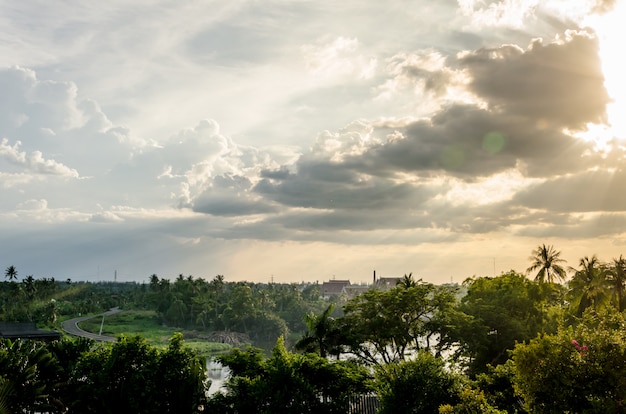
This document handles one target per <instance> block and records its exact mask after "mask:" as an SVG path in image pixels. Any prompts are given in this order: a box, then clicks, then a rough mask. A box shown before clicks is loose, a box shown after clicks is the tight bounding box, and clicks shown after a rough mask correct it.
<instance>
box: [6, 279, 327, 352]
mask: <svg viewBox="0 0 626 414" xmlns="http://www.w3.org/2000/svg"><path fill="white" fill-rule="evenodd" d="M8 275H13V276H11V277H9V276H8ZM5 276H6V278H7V280H8V281H7V282H4V283H0V321H6V322H18V321H19V322H35V323H36V324H37V325H38V326H39V327H47V328H59V326H60V323H59V322H60V321H61V320H64V319H68V318H71V317H76V316H80V315H88V314H93V313H99V312H103V311H106V310H108V309H110V308H112V307H116V306H119V307H121V308H123V309H126V310H131V309H135V310H153V311H155V312H156V317H157V319H158V322H159V323H160V324H163V325H167V326H171V327H175V328H177V329H180V330H181V331H197V332H201V333H202V332H205V333H207V332H208V333H213V332H234V333H238V334H241V335H240V336H242V337H243V338H245V339H246V340H245V341H246V342H248V343H250V344H253V345H255V346H259V347H262V348H265V349H266V350H267V351H269V350H271V348H272V347H273V346H274V344H275V342H276V338H278V337H279V336H281V335H282V336H284V337H285V338H286V339H287V341H288V343H292V342H294V341H295V339H297V338H298V337H299V335H301V334H302V333H303V332H304V331H305V329H306V325H305V323H304V321H303V315H306V314H308V313H311V312H313V313H317V312H321V311H322V310H323V309H324V307H325V306H326V305H327V304H328V302H327V301H325V300H323V299H322V298H321V297H320V286H319V285H318V284H317V283H308V284H301V285H298V284H274V283H269V284H262V283H249V282H226V281H225V280H224V277H223V276H221V275H218V276H215V277H214V278H213V279H212V280H206V279H203V278H194V277H193V276H183V275H179V276H177V277H176V278H174V280H170V279H167V278H159V277H158V276H157V275H152V276H150V277H149V279H148V280H147V283H135V282H130V283H116V282H97V283H90V282H72V281H71V280H69V279H67V280H65V281H58V280H55V279H54V278H41V279H36V278H34V277H33V276H32V275H29V276H27V277H25V278H23V279H22V280H21V281H17V269H15V268H14V267H13V266H10V267H9V268H7V270H6V271H5ZM332 300H333V301H336V300H338V298H333V299H332Z"/></svg>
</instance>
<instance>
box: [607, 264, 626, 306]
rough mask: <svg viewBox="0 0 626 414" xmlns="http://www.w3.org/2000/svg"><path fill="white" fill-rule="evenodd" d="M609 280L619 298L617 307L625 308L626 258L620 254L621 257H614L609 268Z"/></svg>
mask: <svg viewBox="0 0 626 414" xmlns="http://www.w3.org/2000/svg"><path fill="white" fill-rule="evenodd" d="M607 276H608V281H609V283H610V284H611V287H612V288H613V293H614V294H615V297H616V299H617V309H618V311H620V312H622V311H623V310H624V305H626V304H625V303H624V290H626V259H625V258H624V257H623V256H622V255H620V256H619V259H615V258H614V259H613V263H612V265H611V266H610V267H609V269H608V273H607Z"/></svg>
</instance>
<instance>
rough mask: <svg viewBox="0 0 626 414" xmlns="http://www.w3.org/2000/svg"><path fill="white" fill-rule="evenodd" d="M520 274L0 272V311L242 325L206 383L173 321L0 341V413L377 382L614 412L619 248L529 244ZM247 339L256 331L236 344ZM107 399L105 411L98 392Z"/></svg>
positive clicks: (622, 385) (314, 390)
mask: <svg viewBox="0 0 626 414" xmlns="http://www.w3.org/2000/svg"><path fill="white" fill-rule="evenodd" d="M530 261H531V265H530V267H529V268H528V269H527V272H526V274H520V273H517V272H515V271H513V270H512V271H510V272H506V273H503V274H501V275H499V276H494V277H472V278H469V279H467V280H466V281H465V282H464V283H463V284H462V285H460V286H459V285H452V284H451V285H442V286H436V285H433V284H431V283H426V282H424V281H422V280H415V279H413V277H412V275H411V274H409V275H408V276H405V277H404V278H401V279H400V280H399V282H398V284H397V285H395V286H372V287H371V288H370V289H368V290H365V291H364V292H362V293H360V294H358V295H355V296H353V297H350V296H348V295H347V294H346V295H340V296H338V297H334V298H332V300H331V301H328V300H324V299H322V298H321V295H320V288H319V285H317V284H301V285H297V284H253V283H246V282H226V281H225V280H224V278H223V277H222V276H217V277H215V278H214V279H212V280H205V279H202V278H193V277H191V276H188V277H183V276H182V275H180V276H179V277H177V278H176V279H175V280H173V281H171V280H169V279H162V278H159V277H158V276H156V275H152V276H151V277H150V278H149V280H148V283H143V284H137V283H83V282H72V281H70V280H66V281H63V282H59V281H55V280H54V279H45V278H44V279H35V278H34V277H32V276H28V277H25V278H22V279H21V281H20V279H19V278H18V276H17V269H15V268H14V267H13V266H9V267H8V268H7V269H6V271H5V277H6V282H4V283H0V320H2V321H32V322H37V324H38V325H39V326H40V327H49V328H58V327H59V323H60V322H59V321H60V320H62V319H66V318H68V317H73V316H76V315H79V314H85V313H98V312H102V311H104V310H106V309H109V308H111V307H114V306H121V307H122V308H123V309H137V310H146V311H147V310H150V312H152V314H156V315H157V316H156V317H157V318H158V322H159V323H160V324H164V325H168V326H172V327H176V329H177V330H180V331H182V332H184V334H185V335H194V336H193V337H195V338H197V337H198V336H200V337H202V335H206V337H207V338H208V337H209V336H210V335H213V334H215V333H221V334H222V336H219V337H220V338H227V337H231V336H233V337H234V336H237V338H243V340H242V341H241V344H240V345H243V346H242V347H241V348H235V349H233V350H232V351H231V352H230V353H228V354H226V355H222V356H220V357H219V361H220V362H221V363H222V364H223V365H225V366H226V367H228V369H229V370H230V372H231V377H230V379H228V380H227V382H226V384H225V386H224V388H223V389H222V390H221V391H220V392H218V393H216V394H214V395H212V396H207V386H208V383H207V382H206V374H205V369H206V367H205V365H204V362H203V360H202V358H200V357H199V356H198V355H196V353H195V352H193V351H191V350H190V349H189V348H187V347H186V346H184V344H183V335H182V334H177V335H175V336H173V337H172V338H171V340H170V345H169V347H167V348H165V349H161V348H157V347H153V346H151V345H149V344H148V343H147V342H146V341H145V340H144V339H143V338H141V337H122V338H120V340H119V341H118V342H116V343H114V344H112V345H111V344H109V345H95V344H93V343H91V342H88V341H84V340H68V339H63V340H60V341H55V342H51V343H38V342H29V341H6V340H5V341H3V342H1V343H0V414H3V413H5V412H109V411H110V412H113V411H124V412H127V411H128V410H131V411H133V412H137V413H143V412H146V413H148V412H174V411H176V412H197V411H198V410H205V411H208V412H215V413H228V414H230V413H232V414H234V413H243V412H246V413H247V412H259V413H270V412H271V413H306V412H311V413H313V412H328V413H333V412H341V413H345V412H348V410H349V409H354V407H355V406H356V405H355V404H357V403H355V401H360V400H359V398H360V397H359V396H365V397H364V398H372V396H374V395H375V396H376V397H377V400H378V405H379V412H381V413H387V412H393V413H400V414H401V413H433V412H435V413H436V412H440V413H492V414H500V413H623V412H626V392H625V391H624V390H625V389H626V380H625V378H626V333H625V332H626V316H625V315H624V309H625V307H626V303H625V302H626V300H625V296H624V292H625V289H626V260H625V259H624V258H623V257H622V256H620V257H619V258H614V259H613V260H612V261H611V262H601V261H600V260H599V259H598V258H597V256H595V255H594V256H591V257H583V258H582V259H581V260H580V262H579V263H578V267H576V268H572V267H570V268H567V269H568V270H567V271H569V274H570V277H569V279H567V274H566V270H565V269H566V268H565V266H564V260H563V259H561V257H560V252H559V251H557V250H555V249H554V248H553V247H552V246H546V245H541V246H539V247H538V248H537V249H535V250H534V251H533V252H532V256H531V258H530ZM247 345H252V346H256V347H252V346H248V347H246V346H247ZM105 405H106V406H107V407H109V408H107V409H109V411H102V410H103V409H102V407H103V406H105Z"/></svg>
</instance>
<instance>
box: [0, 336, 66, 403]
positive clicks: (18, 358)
mask: <svg viewBox="0 0 626 414" xmlns="http://www.w3.org/2000/svg"><path fill="white" fill-rule="evenodd" d="M58 370H59V367H58V363H57V361H56V360H55V359H54V358H53V356H52V354H51V353H50V352H49V351H48V350H47V349H46V347H45V344H44V343H41V342H35V341H29V340H21V339H18V340H15V341H10V340H6V339H4V340H1V341H0V373H2V376H3V377H4V379H5V381H6V383H5V384H4V386H6V387H7V390H6V392H7V395H5V405H6V406H7V407H8V409H9V411H10V412H12V413H18V412H44V411H55V412H56V409H58V408H59V407H58V406H57V405H55V399H56V395H57V384H56V381H55V379H56V377H57V373H58Z"/></svg>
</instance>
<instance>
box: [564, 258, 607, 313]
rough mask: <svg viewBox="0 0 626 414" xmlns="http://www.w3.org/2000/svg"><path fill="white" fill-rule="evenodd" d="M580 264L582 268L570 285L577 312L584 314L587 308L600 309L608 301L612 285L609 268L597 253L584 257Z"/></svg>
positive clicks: (575, 274)
mask: <svg viewBox="0 0 626 414" xmlns="http://www.w3.org/2000/svg"><path fill="white" fill-rule="evenodd" d="M579 266H580V269H578V270H576V273H574V276H573V277H572V280H571V281H570V283H569V287H570V296H571V298H572V300H571V303H572V305H573V306H575V314H576V315H577V316H582V314H583V312H584V311H585V309H587V308H589V307H592V308H594V309H600V308H601V307H603V306H604V305H606V304H607V303H608V301H609V299H610V290H609V289H610V285H609V281H608V279H607V276H608V271H607V268H606V266H605V265H603V264H602V263H600V261H599V260H598V257H597V256H596V255H593V256H592V257H588V256H585V257H583V258H582V259H580V263H579ZM573 270H575V269H573Z"/></svg>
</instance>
